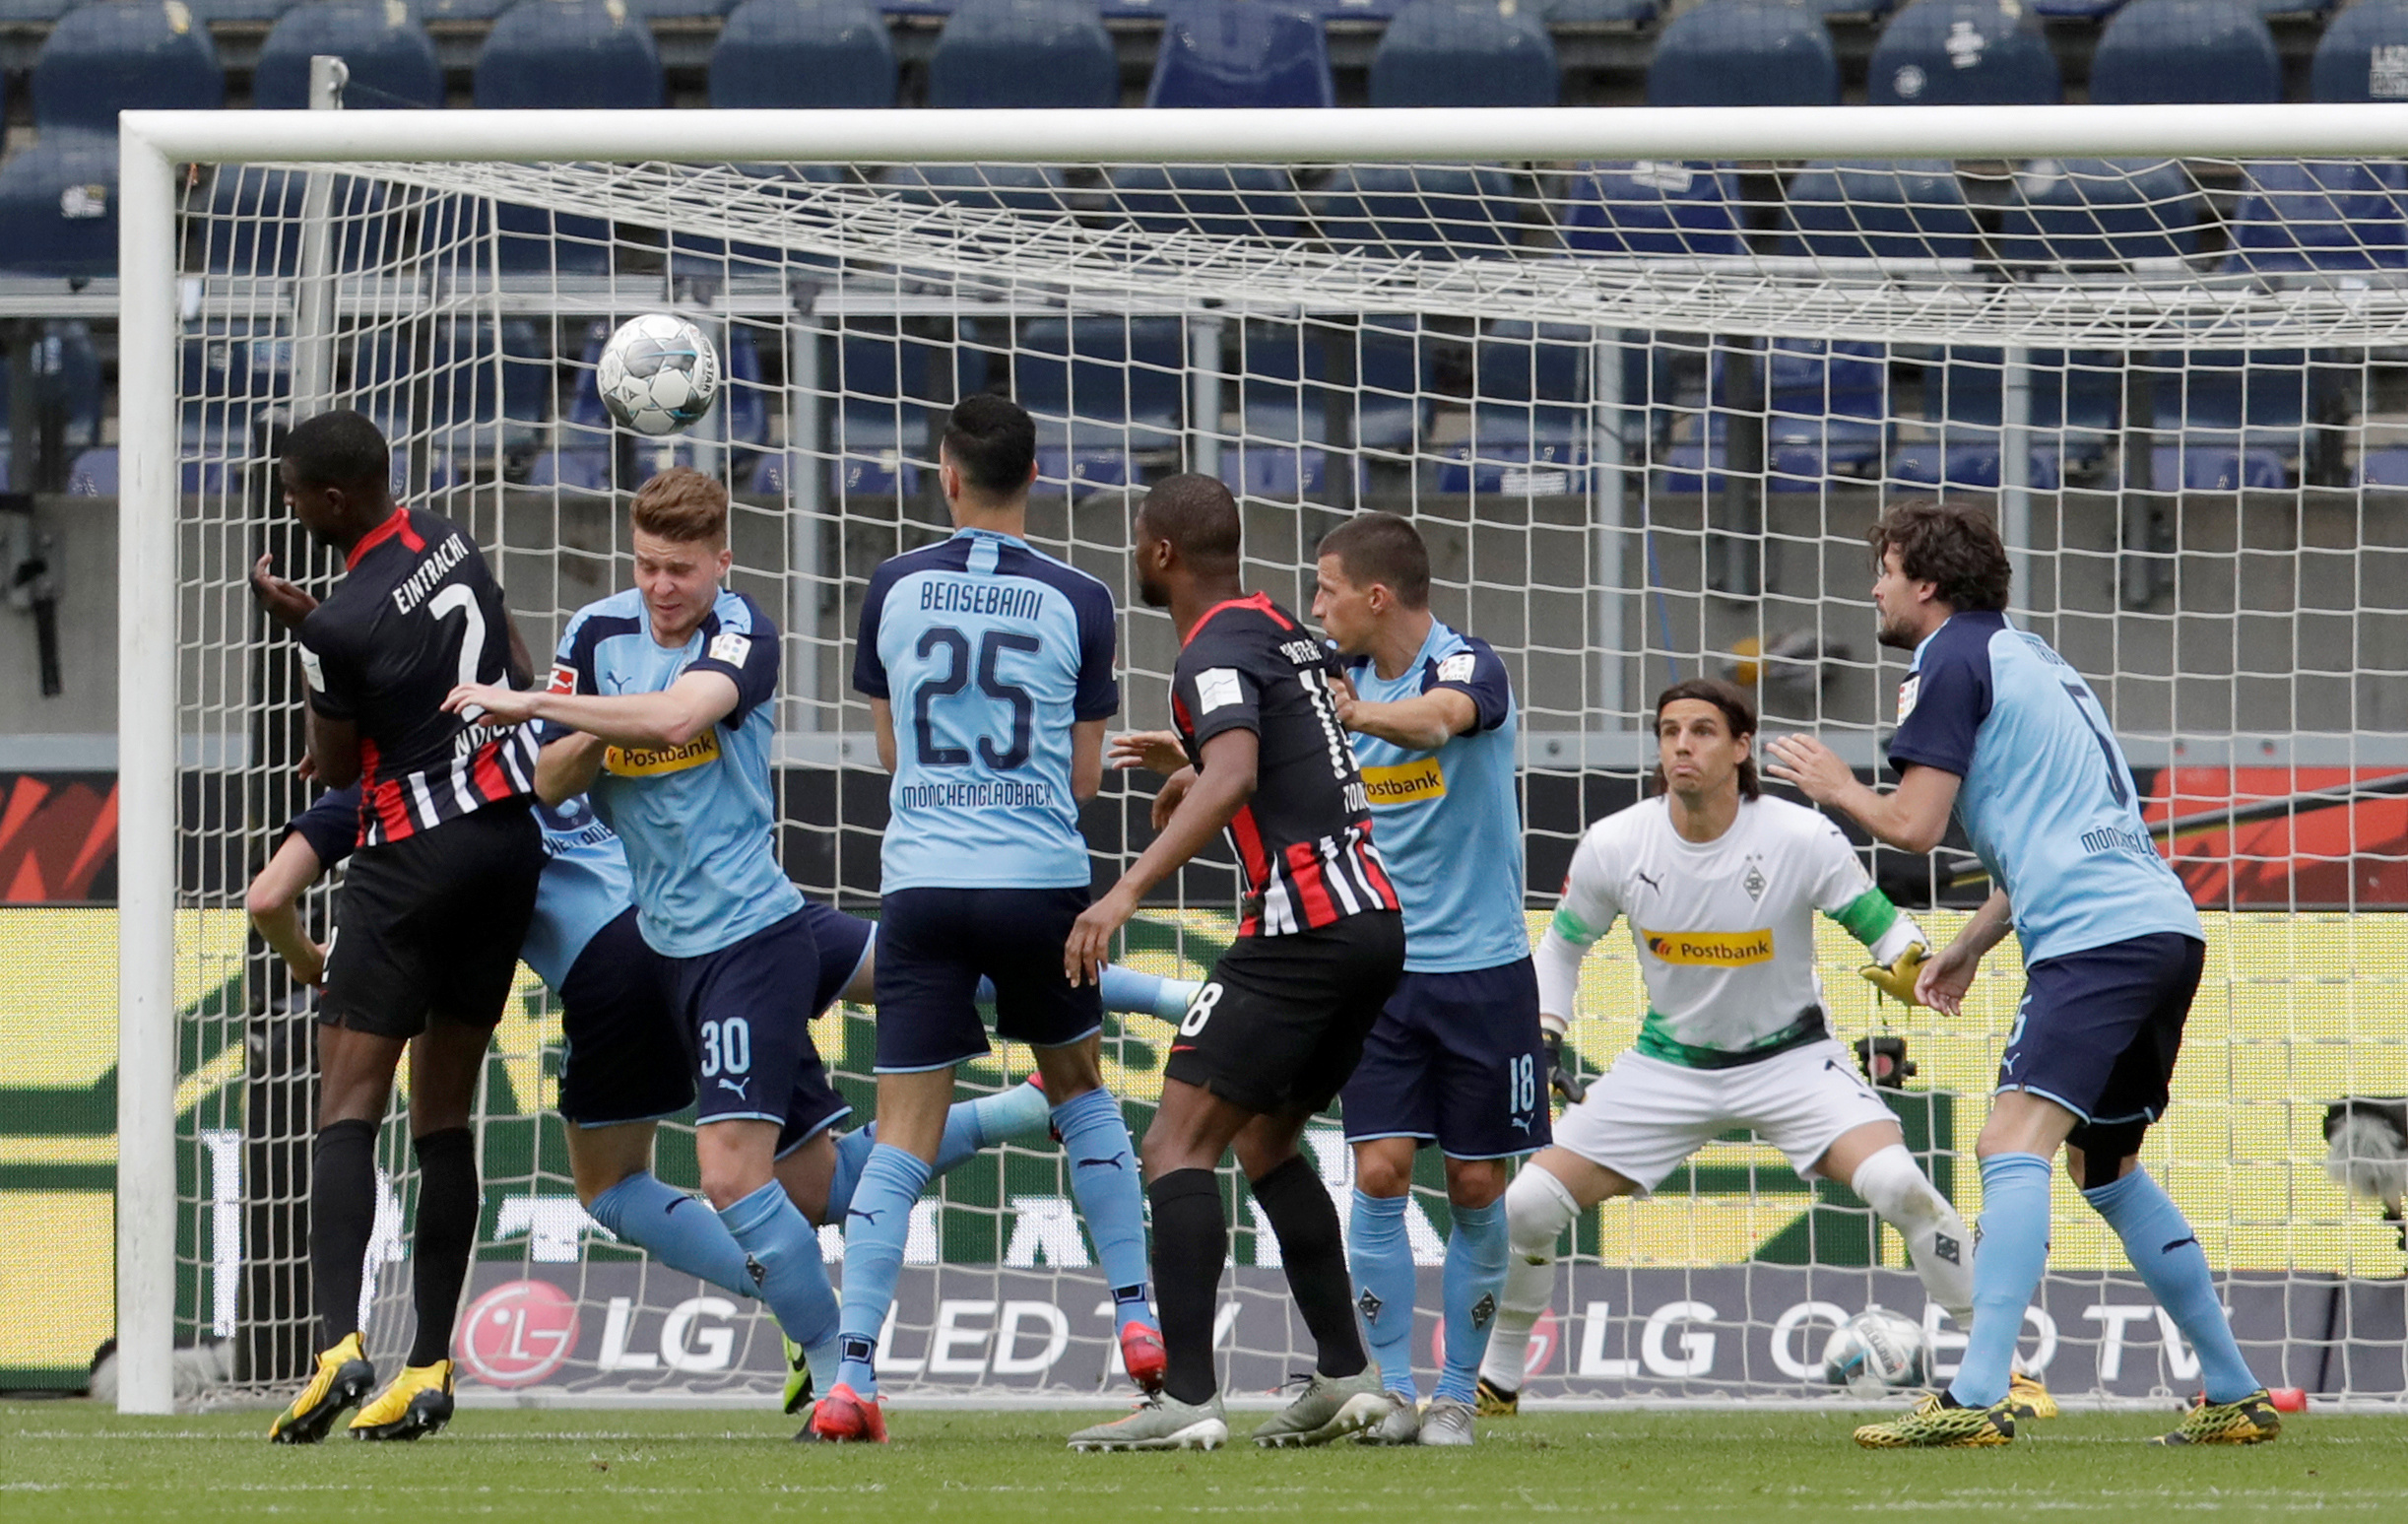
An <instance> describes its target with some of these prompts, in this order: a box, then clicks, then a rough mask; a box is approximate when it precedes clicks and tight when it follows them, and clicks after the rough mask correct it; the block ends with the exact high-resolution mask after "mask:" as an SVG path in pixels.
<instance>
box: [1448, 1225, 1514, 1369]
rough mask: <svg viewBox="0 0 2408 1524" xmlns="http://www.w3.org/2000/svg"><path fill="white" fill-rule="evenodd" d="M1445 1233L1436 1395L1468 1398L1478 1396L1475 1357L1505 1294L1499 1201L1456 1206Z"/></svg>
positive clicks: (1505, 1247)
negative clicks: (1443, 1351) (1442, 1352)
mask: <svg viewBox="0 0 2408 1524" xmlns="http://www.w3.org/2000/svg"><path fill="white" fill-rule="evenodd" d="M1454 1211H1455V1226H1454V1227H1453V1228H1452V1229H1450V1230H1449V1232H1448V1233H1447V1269H1446V1276H1445V1280H1444V1281H1443V1282H1442V1283H1441V1284H1442V1285H1443V1286H1444V1288H1445V1292H1444V1294H1445V1297H1446V1319H1447V1361H1446V1364H1445V1365H1444V1366H1443V1367H1442V1368H1441V1369H1440V1370H1439V1372H1438V1391H1437V1394H1436V1395H1438V1396H1440V1397H1452V1398H1454V1399H1455V1400H1456V1401H1457V1402H1471V1401H1473V1400H1475V1399H1476V1398H1477V1397H1478V1395H1479V1381H1480V1360H1481V1358H1482V1357H1484V1356H1486V1355H1487V1353H1488V1330H1489V1329H1490V1328H1491V1327H1492V1326H1494V1324H1495V1322H1496V1317H1497V1299H1498V1298H1499V1297H1501V1296H1503V1295H1504V1294H1505V1261H1506V1257H1507V1255H1508V1254H1509V1253H1510V1252H1511V1247H1510V1245H1509V1244H1508V1243H1507V1241H1506V1231H1505V1201H1504V1198H1502V1197H1499V1198H1498V1199H1497V1200H1495V1201H1492V1202H1490V1203H1489V1204H1488V1205H1487V1206H1485V1207H1457V1208H1455V1209H1454Z"/></svg>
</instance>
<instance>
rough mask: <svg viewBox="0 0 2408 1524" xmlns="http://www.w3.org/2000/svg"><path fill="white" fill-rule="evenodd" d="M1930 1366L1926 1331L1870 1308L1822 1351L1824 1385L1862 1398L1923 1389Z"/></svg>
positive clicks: (1840, 1330)
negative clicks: (1847, 1391)
mask: <svg viewBox="0 0 2408 1524" xmlns="http://www.w3.org/2000/svg"><path fill="white" fill-rule="evenodd" d="M1929 1365H1930V1352H1929V1349H1928V1347H1927V1346H1926V1345H1925V1344H1924V1342H1923V1325H1922V1324H1920V1323H1918V1322H1916V1321H1915V1320H1914V1319H1913V1318H1910V1317H1904V1316H1901V1315H1900V1314H1898V1313H1895V1312H1891V1311H1889V1310H1887V1309H1886V1308H1882V1307H1867V1308H1865V1309H1864V1310H1863V1311H1862V1312H1859V1313H1857V1314H1856V1315H1855V1317H1852V1318H1850V1319H1849V1320H1848V1321H1847V1322H1845V1323H1842V1324H1841V1325H1840V1326H1839V1327H1838V1328H1835V1329H1833V1330H1832V1331H1831V1338H1830V1340H1829V1342H1827V1343H1826V1344H1825V1345H1824V1346H1823V1379H1825V1380H1826V1381H1829V1382H1830V1383H1831V1384H1832V1385H1833V1386H1844V1387H1847V1388H1848V1389H1849V1390H1850V1391H1852V1392H1855V1393H1856V1394H1858V1395H1859V1396H1865V1397H1872V1396H1878V1395H1879V1394H1881V1393H1883V1392H1889V1391H1895V1390H1896V1389H1898V1388H1899V1387H1903V1386H1921V1385H1922V1384H1923V1383H1924V1379H1925V1372H1926V1370H1927V1369H1928V1368H1929Z"/></svg>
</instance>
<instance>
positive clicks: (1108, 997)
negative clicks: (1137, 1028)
mask: <svg viewBox="0 0 2408 1524" xmlns="http://www.w3.org/2000/svg"><path fill="white" fill-rule="evenodd" d="M1203 987H1204V986H1203V985H1201V984H1199V983H1197V982H1196V981H1195V980H1193V979H1166V978H1164V977H1162V976H1161V975H1160V974H1158V973H1140V972H1139V971H1138V970H1137V969H1135V968H1125V967H1123V966H1122V965H1121V964H1119V963H1106V964H1104V968H1103V972H1102V974H1101V975H1100V976H1098V977H1097V979H1096V981H1095V988H1096V992H1097V993H1098V994H1100V995H1102V996H1103V997H1104V1009H1105V1010H1107V1011H1142V1012H1144V1013H1145V1014H1147V1015H1148V1016H1154V1017H1159V1018H1161V1019H1162V1020H1163V1021H1166V1022H1175V1021H1177V1020H1179V1019H1180V1018H1181V1017H1183V1016H1185V1015H1187V1010H1188V1003H1189V1002H1190V1001H1192V1000H1194V999H1195V998H1196V992H1197V991H1198V990H1200V989H1202V988H1203Z"/></svg>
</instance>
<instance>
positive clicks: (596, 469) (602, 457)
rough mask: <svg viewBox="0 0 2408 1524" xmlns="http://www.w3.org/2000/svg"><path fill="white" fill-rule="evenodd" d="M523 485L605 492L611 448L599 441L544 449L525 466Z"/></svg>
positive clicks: (608, 480)
mask: <svg viewBox="0 0 2408 1524" xmlns="http://www.w3.org/2000/svg"><path fill="white" fill-rule="evenodd" d="M527 485H528V486H529V487H561V488H566V489H568V490H570V491H572V492H587V493H607V492H609V491H610V490H611V452H610V450H609V449H608V448H607V447H603V446H599V445H596V446H587V447H585V448H567V449H557V450H545V451H543V452H541V453H540V454H538V455H537V456H536V457H535V462H534V464H533V465H531V466H529V467H528V468H527Z"/></svg>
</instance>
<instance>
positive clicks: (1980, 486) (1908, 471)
mask: <svg viewBox="0 0 2408 1524" xmlns="http://www.w3.org/2000/svg"><path fill="white" fill-rule="evenodd" d="M2002 453H2003V451H2002V449H2001V446H2000V442H1999V436H1998V435H1997V434H1996V433H1990V434H1986V435H1984V436H1983V437H1981V438H1979V439H1975V440H1972V441H1970V442H1966V443H1959V444H1949V443H1942V442H1935V441H1932V440H1927V439H1918V440H1913V441H1910V442H1908V443H1905V444H1901V445H1898V446H1897V447H1896V448H1894V449H1892V450H1891V451H1890V457H1889V463H1888V465H1887V466H1886V467H1885V468H1884V469H1883V471H1882V476H1883V478H1884V479H1885V480H1887V481H1889V482H1891V483H1893V484H1895V485H1898V486H1902V487H1928V488H1934V489H1937V488H1944V487H1969V488H1973V489H1975V490H1977V491H1982V492H1996V491H1997V490H1998V485H1999V481H2000V465H1999V460H2000V456H2001V455H2002ZM2063 484H2064V472H2063V469H2062V466H2061V464H2060V463H2059V461H2058V458H2057V455H2056V452H2055V451H2053V450H2046V449H2037V448H2036V449H2034V450H2033V451H2032V452H2031V455H2030V457H2029V464H2028V465H2027V467H2026V469H2025V474H2024V485H2025V486H2027V487H2030V488H2033V489H2034V490H2036V491H2039V492H2044V493H2052V492H2055V491H2056V490H2057V488H2059V487H2060V486H2062V485H2063Z"/></svg>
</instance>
